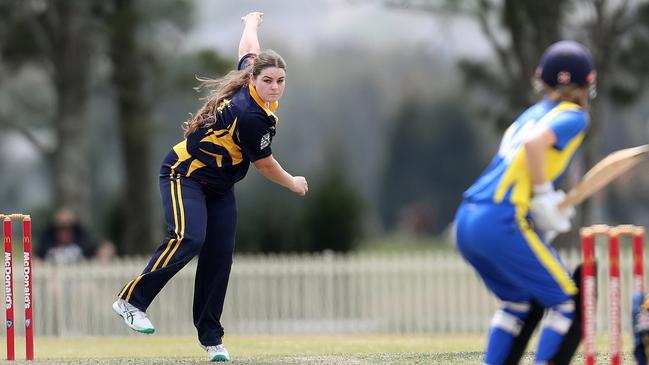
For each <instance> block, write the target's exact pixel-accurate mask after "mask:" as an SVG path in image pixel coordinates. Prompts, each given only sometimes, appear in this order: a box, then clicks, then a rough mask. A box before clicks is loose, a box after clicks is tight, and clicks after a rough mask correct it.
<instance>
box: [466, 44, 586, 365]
mask: <svg viewBox="0 0 649 365" xmlns="http://www.w3.org/2000/svg"><path fill="white" fill-rule="evenodd" d="M537 76H538V80H537V81H538V83H539V86H540V87H542V89H543V90H544V92H545V94H546V96H545V98H544V99H543V100H541V101H540V102H539V103H537V104H535V105H533V106H532V107H530V108H529V109H527V110H526V111H525V112H524V113H523V114H521V115H520V116H519V117H518V118H517V119H516V121H515V122H514V123H513V124H512V125H511V126H510V127H509V128H508V129H507V131H506V132H505V134H504V136H503V138H502V141H501V144H500V148H499V150H498V152H497V154H496V156H495V157H494V159H493V161H492V162H491V164H490V165H489V166H488V167H487V169H486V171H485V172H484V173H483V174H482V176H480V178H479V179H478V180H477V181H476V182H475V183H474V184H473V185H472V186H471V187H470V188H469V189H468V190H467V191H466V192H465V194H464V201H463V203H462V205H461V206H460V208H459V210H458V212H457V216H456V234H457V246H458V249H459V250H460V252H461V253H462V255H463V256H464V258H465V259H466V261H468V262H469V263H470V264H471V265H472V266H473V267H474V268H475V269H476V271H477V272H478V273H479V275H480V276H481V278H482V279H483V281H484V283H485V284H486V286H487V287H488V288H489V289H490V290H491V291H492V292H493V293H494V294H495V295H496V296H497V297H498V298H499V299H500V300H501V301H502V306H501V308H500V309H499V310H498V311H497V312H496V314H495V315H494V317H493V320H492V322H491V330H490V332H489V339H488V344H487V350H486V353H485V358H484V364H489V365H499V364H503V363H505V362H506V360H507V357H508V355H509V353H510V350H511V348H512V343H513V341H514V339H515V338H516V336H518V335H519V333H520V331H521V328H522V325H523V323H524V322H525V319H526V318H527V316H528V314H529V312H530V305H531V303H532V302H536V303H540V304H541V305H542V307H543V308H545V310H546V315H545V317H544V319H543V322H542V329H541V335H540V339H539V344H538V347H537V351H536V358H535V364H547V363H549V362H550V361H551V360H552V359H553V356H555V354H556V353H557V350H558V349H559V347H560V345H561V343H562V342H563V340H564V336H565V334H566V333H567V332H568V329H569V328H570V326H571V323H572V321H573V318H574V312H575V302H574V300H573V295H575V294H576V293H577V287H576V285H575V282H574V281H573V279H572V278H571V276H570V274H569V273H568V271H567V269H566V268H565V266H564V265H563V263H562V262H561V260H560V258H559V256H558V255H557V252H556V251H555V250H554V249H553V248H552V247H551V246H550V245H549V242H548V237H553V236H555V235H556V234H557V233H562V232H565V231H568V230H569V229H570V212H565V211H561V210H560V209H559V207H558V204H559V203H560V202H561V201H562V200H563V197H564V195H563V193H562V192H560V191H557V190H555V185H556V183H557V182H558V180H559V179H560V178H561V176H562V174H563V173H564V171H565V170H566V168H567V166H568V164H569V163H570V161H571V159H572V157H573V155H574V154H575V152H576V150H577V149H578V148H579V146H580V144H581V143H582V140H583V139H584V133H585V131H586V127H587V125H588V115H587V113H586V110H585V109H584V108H585V107H587V104H588V98H589V93H590V91H591V86H592V85H593V82H594V77H595V73H594V68H593V63H592V59H591V56H590V53H589V52H588V50H587V49H586V48H585V47H583V46H582V45H581V44H579V43H576V42H571V41H562V42H558V43H555V44H554V45H552V46H551V47H550V48H548V50H546V52H545V53H544V55H543V57H542V58H541V62H540V65H539V68H538V69H537Z"/></svg>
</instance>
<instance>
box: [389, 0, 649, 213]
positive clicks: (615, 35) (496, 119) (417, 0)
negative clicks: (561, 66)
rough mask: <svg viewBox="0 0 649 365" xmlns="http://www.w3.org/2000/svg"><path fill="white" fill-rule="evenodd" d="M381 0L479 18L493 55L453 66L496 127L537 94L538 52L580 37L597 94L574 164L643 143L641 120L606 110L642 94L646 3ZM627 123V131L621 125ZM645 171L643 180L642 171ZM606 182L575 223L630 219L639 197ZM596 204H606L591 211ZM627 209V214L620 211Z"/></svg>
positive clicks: (478, 112)
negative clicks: (603, 195)
mask: <svg viewBox="0 0 649 365" xmlns="http://www.w3.org/2000/svg"><path fill="white" fill-rule="evenodd" d="M384 4H385V5H386V7H388V8H391V9H399V10H409V11H414V12H425V13H430V14H434V15H439V14H443V15H445V16H449V17H463V18H468V19H471V20H472V21H473V22H475V23H476V24H477V25H478V26H479V28H480V30H481V31H482V33H483V35H484V37H485V39H486V40H487V42H488V44H489V46H490V48H491V49H492V51H493V54H494V55H495V62H494V61H493V60H489V61H483V60H474V59H464V60H461V61H460V62H459V63H458V68H459V69H460V70H461V72H462V74H463V75H464V84H465V86H466V87H465V90H466V91H467V93H466V97H467V100H471V102H470V103H469V104H470V105H471V107H472V109H473V110H474V115H475V116H476V117H479V118H481V119H483V120H488V121H492V122H493V123H494V125H495V126H496V127H497V129H498V130H500V131H503V130H504V129H505V128H506V127H507V126H508V125H509V124H511V122H512V121H513V120H514V119H515V118H516V116H517V115H518V114H520V113H521V112H522V111H523V110H524V109H525V108H527V107H528V106H529V105H531V104H533V103H534V102H535V100H537V99H538V97H539V96H538V95H536V94H535V93H534V90H533V88H532V87H531V80H532V78H533V77H534V72H535V69H536V66H537V64H538V60H539V59H540V56H541V54H542V52H543V51H544V50H545V49H546V48H547V47H548V46H549V45H550V44H552V43H554V42H556V41H558V40H561V39H575V40H578V41H580V42H582V43H584V44H585V45H586V46H587V47H589V48H590V50H591V51H592V53H593V57H594V62H595V66H596V69H597V94H598V96H597V98H596V99H594V100H593V102H592V106H591V113H590V114H591V121H590V126H589V132H588V136H587V138H586V139H585V142H584V146H583V148H582V153H581V154H580V155H579V156H578V157H579V160H580V161H577V165H578V166H581V170H582V171H585V169H587V168H590V167H592V166H593V165H594V164H595V163H596V162H597V161H599V160H600V159H601V158H602V157H603V156H604V155H606V154H608V153H609V152H611V151H612V150H616V149H619V148H624V147H628V146H630V145H638V144H643V143H646V133H642V132H641V130H638V128H642V126H643V125H644V120H640V121H638V120H626V121H625V122H626V123H630V124H632V125H630V126H621V125H620V124H621V122H622V121H621V120H620V119H621V118H620V117H619V116H617V115H615V112H611V110H615V111H622V110H624V109H625V108H627V107H629V106H630V105H633V104H634V103H639V102H641V101H642V97H643V96H646V94H645V91H646V90H645V84H646V79H647V75H649V66H648V65H649V63H648V61H649V3H647V2H635V1H627V0H622V1H614V0H587V1H583V0H570V1H565V0H548V1H536V0H467V1H463V0H460V1H456V0H384ZM625 129H626V130H631V132H630V133H620V132H621V131H622V130H625ZM634 129H635V130H636V132H633V130H634ZM637 132H640V133H637ZM643 175H646V174H643ZM644 178H645V182H646V176H644ZM642 184H643V183H642V182H640V183H639V184H636V185H637V186H636V187H635V189H633V190H634V191H636V192H638V190H642V191H645V192H646V189H639V186H641V185H642ZM565 188H569V186H566V187H565ZM627 188H628V186H627ZM611 190H612V192H613V193H612V194H610V195H609V199H608V200H607V201H606V202H604V201H598V200H597V199H593V200H588V201H586V202H585V203H584V204H583V205H582V209H581V213H582V214H581V216H580V221H578V222H577V223H576V224H577V225H585V224H592V223H594V222H596V221H598V220H601V219H607V218H608V219H610V220H611V221H613V222H620V221H622V222H624V221H626V222H631V221H634V213H630V212H631V211H633V210H634V208H633V206H636V208H635V210H638V205H639V202H638V201H637V200H635V201H634V199H628V200H624V201H621V200H620V198H621V197H622V195H621V194H619V193H617V192H616V191H617V190H619V189H615V186H613V187H612V189H611ZM634 195H636V199H640V201H644V202H646V201H647V200H648V199H649V197H647V195H645V194H641V195H638V194H634ZM593 202H594V203H595V204H592V203H593ZM598 202H599V203H600V204H597V203H598ZM641 204H642V203H640V205H641ZM621 207H626V209H624V208H621ZM602 210H605V211H606V212H605V213H603V214H602V213H599V214H597V212H598V211H599V212H601V211H602ZM625 210H626V214H624V213H622V212H623V211H625ZM635 221H637V217H636V219H635Z"/></svg>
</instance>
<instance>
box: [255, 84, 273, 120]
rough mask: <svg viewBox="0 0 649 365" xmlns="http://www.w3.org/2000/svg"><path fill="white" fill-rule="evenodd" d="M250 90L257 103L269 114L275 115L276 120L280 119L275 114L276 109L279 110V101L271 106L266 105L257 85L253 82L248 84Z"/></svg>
mask: <svg viewBox="0 0 649 365" xmlns="http://www.w3.org/2000/svg"><path fill="white" fill-rule="evenodd" d="M248 90H249V91H250V96H252V98H253V99H254V100H255V102H256V103H257V105H259V106H260V107H261V108H262V109H264V111H265V112H266V114H268V116H273V117H274V118H275V120H276V121H279V118H278V117H277V115H275V110H277V107H278V106H279V101H275V102H272V103H270V105H269V106H266V103H265V102H264V101H263V100H261V98H260V97H259V94H257V89H255V85H254V84H253V83H249V84H248Z"/></svg>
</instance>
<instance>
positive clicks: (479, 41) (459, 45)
mask: <svg viewBox="0 0 649 365" xmlns="http://www.w3.org/2000/svg"><path fill="white" fill-rule="evenodd" d="M255 10H259V11H262V12H264V14H265V16H264V24H263V25H262V27H263V30H262V32H261V35H260V37H261V42H262V48H280V49H284V50H287V48H289V47H290V48H293V49H291V50H298V51H301V52H309V50H310V49H311V47H326V46H327V45H331V44H339V43H342V42H344V43H346V44H350V45H353V46H355V47H359V48H365V47H367V48H399V47H400V46H411V45H416V46H421V47H425V48H428V49H430V50H431V51H433V52H435V53H436V54H439V55H440V56H442V57H444V56H446V57H457V56H458V55H462V56H478V57H484V56H488V55H489V53H490V49H489V47H488V45H487V44H486V43H485V42H484V38H483V37H482V35H481V33H480V30H479V29H478V28H477V27H476V25H475V24H473V23H471V22H469V21H468V20H466V19H448V18H444V17H441V16H437V17H436V16H433V15H431V14H425V13H415V12H412V11H406V10H388V9H385V8H384V7H383V6H381V5H380V2H379V1H373V0H368V1H350V0H309V1H295V0H275V1H259V0H257V1H252V0H241V1H220V0H197V2H196V8H195V11H196V23H195V24H196V26H195V27H194V29H193V30H192V31H191V32H190V34H189V37H188V39H187V42H186V43H185V47H188V48H203V47H209V48H211V47H213V48H215V49H217V50H219V51H222V52H233V53H236V49H237V45H238V41H239V37H240V35H241V29H242V28H241V23H240V20H239V18H240V16H241V15H243V14H246V13H247V12H250V11H255ZM274 42H281V43H282V44H281V46H279V45H276V44H272V43H274ZM268 43H271V44H268Z"/></svg>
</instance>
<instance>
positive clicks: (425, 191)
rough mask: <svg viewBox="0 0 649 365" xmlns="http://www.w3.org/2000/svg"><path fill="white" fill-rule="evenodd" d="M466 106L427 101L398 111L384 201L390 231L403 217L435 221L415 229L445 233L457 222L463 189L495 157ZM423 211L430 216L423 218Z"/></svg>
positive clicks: (384, 184) (388, 164)
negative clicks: (456, 216)
mask: <svg viewBox="0 0 649 365" xmlns="http://www.w3.org/2000/svg"><path fill="white" fill-rule="evenodd" d="M462 108H463V107H462V105H461V104H459V103H452V102H450V103H445V104H436V105H426V104H425V103H424V101H422V102H421V103H416V104H414V102H413V103H411V104H410V105H404V106H403V107H402V109H401V110H400V112H399V113H397V115H398V117H397V119H396V120H395V121H394V124H393V130H392V132H391V133H390V134H389V138H390V140H389V143H388V145H389V146H390V150H389V154H388V155H389V157H388V161H387V164H386V167H385V172H384V180H383V183H382V188H381V199H380V201H381V214H382V216H383V220H384V223H385V224H386V226H387V228H388V229H390V228H395V223H397V222H399V221H401V222H400V224H406V225H409V223H408V222H404V220H415V221H416V222H417V221H421V220H422V219H424V220H426V219H429V220H431V219H432V221H431V222H429V223H428V224H426V227H422V229H424V231H423V232H414V233H421V234H431V233H440V232H441V231H442V230H444V228H445V227H446V226H447V225H448V224H449V223H450V222H451V221H452V220H453V216H454V213H455V209H456V208H457V206H458V204H459V203H460V201H461V199H462V192H463V191H464V190H465V189H466V188H467V187H468V186H469V185H470V184H471V182H472V181H473V180H475V179H476V178H477V177H478V175H479V174H480V172H481V171H482V169H483V168H484V167H485V166H486V163H487V161H488V160H487V159H488V158H489V156H488V155H486V154H485V153H484V146H482V142H481V139H480V138H479V134H478V131H477V130H476V128H474V127H473V126H472V125H471V123H470V121H469V119H468V117H467V115H466V114H465V113H464V112H463V111H462ZM404 214H405V215H406V216H403V215H404ZM413 214H414V215H415V216H414V217H413V216H412V215H413ZM422 214H424V215H426V216H428V218H426V217H421V216H420V217H417V216H418V215H422ZM416 222H415V223H414V224H416V225H418V226H421V223H416Z"/></svg>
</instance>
